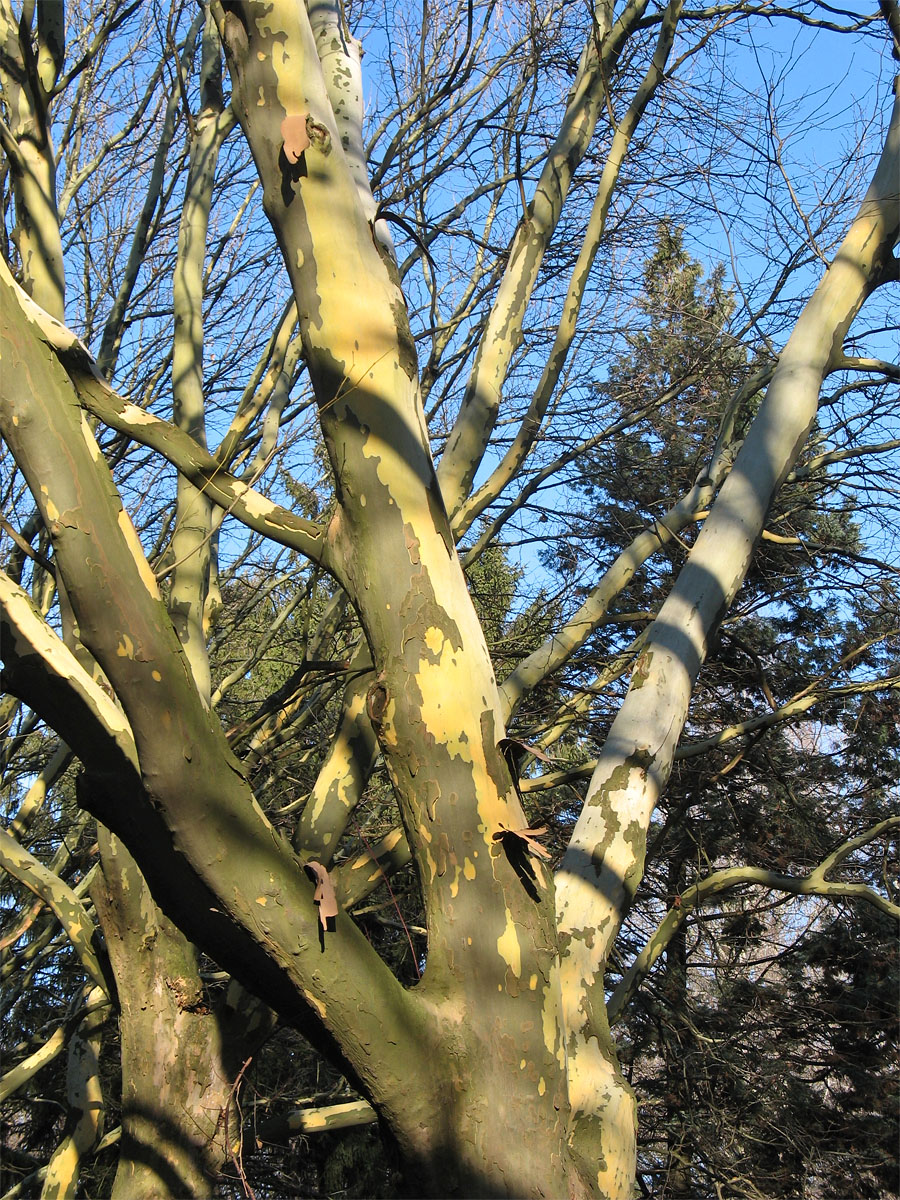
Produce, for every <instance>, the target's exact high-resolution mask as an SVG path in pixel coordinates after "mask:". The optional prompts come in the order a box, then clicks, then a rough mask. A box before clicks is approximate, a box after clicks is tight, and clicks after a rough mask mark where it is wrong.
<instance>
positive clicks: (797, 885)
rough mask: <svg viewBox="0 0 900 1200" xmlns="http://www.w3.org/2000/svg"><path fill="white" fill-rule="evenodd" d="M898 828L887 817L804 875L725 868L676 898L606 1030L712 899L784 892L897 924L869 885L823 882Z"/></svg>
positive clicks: (625, 983) (623, 984) (893, 911)
mask: <svg viewBox="0 0 900 1200" xmlns="http://www.w3.org/2000/svg"><path fill="white" fill-rule="evenodd" d="M898 826H900V817H888V818H887V819H886V820H884V821H880V822H879V823H878V824H877V825H873V826H872V828H871V829H867V830H866V831H865V832H864V833H861V834H859V835H858V836H857V837H855V838H849V839H848V840H847V841H846V842H844V843H842V844H841V845H840V846H838V848H837V849H836V850H834V851H833V852H832V853H831V854H829V855H828V857H827V858H823V859H822V861H821V862H820V863H819V865H818V866H817V867H815V868H814V869H813V870H812V871H810V873H809V874H808V875H784V874H781V873H780V872H778V871H767V870H764V869H763V868H762V867H725V868H723V869H722V870H721V871H713V873H712V874H711V875H707V877H706V878H705V879H702V880H701V881H700V882H699V883H695V884H693V885H692V886H691V887H689V888H686V889H685V890H684V891H683V892H682V893H681V895H680V897H679V902H678V904H677V906H676V907H674V908H671V909H669V911H668V912H667V913H666V915H665V917H664V918H663V920H662V921H661V923H660V924H659V926H658V927H657V929H656V931H655V932H654V933H653V934H652V936H651V937H650V939H649V941H648V942H647V943H646V945H645V946H644V948H643V950H641V952H640V954H638V956H637V958H636V959H635V960H634V962H633V963H632V965H631V966H630V967H629V968H628V970H627V971H626V972H625V974H624V975H623V977H622V979H621V981H620V982H619V984H618V985H617V987H616V989H615V991H614V992H613V994H612V996H611V997H610V1000H609V1005H608V1011H609V1023H610V1025H612V1024H614V1023H615V1022H616V1021H618V1020H619V1019H620V1018H621V1017H622V1015H623V1013H624V1011H625V1008H626V1007H627V1006H628V1004H629V1003H630V1001H631V999H632V997H633V996H634V994H635V992H636V991H637V990H638V988H639V987H640V986H641V984H642V983H643V981H644V980H645V979H646V977H647V975H648V974H649V973H650V971H651V970H652V969H653V965H654V963H655V962H656V960H657V959H658V958H659V956H660V955H661V954H662V953H663V951H664V950H665V948H666V947H667V946H668V945H669V943H670V942H671V940H672V938H673V937H674V936H675V934H676V933H677V932H678V930H679V929H680V928H681V926H682V925H683V924H684V922H685V920H686V919H687V917H688V915H689V914H690V913H691V912H693V910H694V909H695V908H697V907H698V906H699V905H701V904H703V903H704V901H706V900H708V899H710V898H712V897H713V896H721V895H722V894H723V893H725V892H730V891H732V890H733V889H735V888H739V887H749V886H751V885H753V886H756V887H764V888H768V889H770V890H772V891H780V892H785V893H787V894H788V895H792V896H844V897H847V898H848V899H856V900H863V901H864V902H865V903H866V904H871V905H873V906H874V907H875V908H877V909H878V910H879V911H880V912H883V913H886V914H887V915H888V916H889V917H893V918H894V919H895V920H897V921H900V905H897V904H893V903H892V902H891V901H890V900H888V899H886V898H885V897H884V896H882V895H881V893H880V892H877V891H876V890H875V889H874V888H872V887H869V885H868V884H865V883H838V882H831V881H830V880H828V879H826V878H825V877H826V875H828V874H829V872H831V871H833V870H834V869H835V867H837V866H839V865H840V864H841V863H842V862H843V861H844V859H846V858H847V857H848V856H849V855H850V854H852V853H853V852H854V850H858V849H859V848H860V847H861V846H866V845H868V844H869V842H873V841H875V839H876V838H879V837H881V836H882V834H884V833H887V832H889V831H890V830H891V829H896V828H897V827H898Z"/></svg>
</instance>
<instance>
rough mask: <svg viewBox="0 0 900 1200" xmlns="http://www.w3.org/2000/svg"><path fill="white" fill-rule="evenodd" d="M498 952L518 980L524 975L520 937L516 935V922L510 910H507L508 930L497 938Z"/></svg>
mask: <svg viewBox="0 0 900 1200" xmlns="http://www.w3.org/2000/svg"><path fill="white" fill-rule="evenodd" d="M497 951H498V953H499V955H500V957H501V958H502V959H503V961H504V962H505V963H506V964H507V966H508V967H509V969H510V970H511V971H512V973H513V974H514V975H515V976H516V978H518V977H519V975H521V973H522V950H521V947H520V946H519V935H518V934H517V933H516V926H515V922H514V921H513V919H512V913H511V912H510V911H509V909H508V908H507V910H506V929H505V930H504V931H503V933H501V935H500V936H499V937H498V938H497Z"/></svg>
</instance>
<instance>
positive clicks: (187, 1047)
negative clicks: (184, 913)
mask: <svg viewBox="0 0 900 1200" xmlns="http://www.w3.org/2000/svg"><path fill="white" fill-rule="evenodd" d="M100 855H101V864H102V872H101V875H100V877H99V878H98V879H97V880H96V881H95V883H94V886H93V888H92V898H93V900H94V905H95V908H96V912H97V917H98V920H99V921H100V924H101V926H102V928H103V931H104V934H105V938H106V946H107V950H108V952H109V956H110V960H111V962H112V966H113V970H114V972H115V975H116V981H117V991H118V1001H119V1010H120V1017H119V1030H120V1036H121V1056H122V1137H121V1142H120V1150H119V1163H118V1169H117V1172H116V1179H115V1184H114V1186H113V1192H112V1194H113V1196H114V1197H115V1200H138V1198H140V1200H149V1198H150V1197H165V1196H171V1197H175V1198H186V1197H189V1196H196V1197H201V1198H202V1197H206V1196H209V1195H212V1193H213V1191H214V1189H215V1181H216V1178H217V1175H218V1173H219V1170H220V1169H221V1167H222V1165H223V1164H224V1162H225V1161H226V1159H227V1158H228V1156H229V1154H230V1152H231V1150H232V1147H233V1146H234V1144H235V1143H236V1142H237V1141H238V1140H239V1137H240V1118H239V1114H238V1110H237V1108H236V1106H235V1103H234V1100H235V1096H234V1088H235V1081H236V1079H237V1076H238V1072H239V1071H240V1069H241V1067H242V1065H243V1064H244V1062H245V1061H246V1060H247V1059H248V1058H249V1057H251V1056H252V1054H253V1053H254V1052H255V1050H256V1049H257V1048H258V1046H259V1045H260V1043H261V1041H262V1040H263V1039H264V1038H265V1036H266V1035H267V1034H268V1033H269V1031H270V1030H271V1019H270V1014H269V1013H268V1011H267V1010H266V1009H265V1007H264V1006H263V1005H261V1004H259V1002H257V1001H253V1002H250V1003H248V1001H249V1000H250V998H249V997H248V996H247V995H246V993H244V992H243V990H242V989H241V988H239V987H237V986H236V985H232V987H231V988H230V989H229V991H228V993H227V995H223V994H219V995H210V993H209V992H208V991H207V989H206V988H205V987H204V984H203V981H202V979H201V977H200V973H199V964H198V958H199V955H198V951H197V950H196V948H195V947H194V946H192V945H191V944H190V943H189V942H188V940H187V939H186V938H185V936H184V934H183V933H181V932H180V931H179V930H178V929H177V928H176V927H175V926H174V925H173V924H172V923H171V921H169V920H168V919H167V918H166V917H165V916H164V915H163V914H162V913H161V912H160V910H159V908H158V907H157V906H156V904H155V902H154V901H153V898H152V897H151V895H150V892H149V889H148V887H147V884H146V883H145V881H144V879H143V877H142V875H141V873H140V871H139V870H138V868H137V865H136V864H135V862H134V860H133V859H132V857H131V855H130V854H129V853H128V851H127V850H126V849H125V847H124V846H123V845H122V843H121V842H120V841H119V840H118V839H117V838H115V837H113V836H112V835H110V834H108V833H106V832H105V831H104V830H103V829H102V827H101V830H100Z"/></svg>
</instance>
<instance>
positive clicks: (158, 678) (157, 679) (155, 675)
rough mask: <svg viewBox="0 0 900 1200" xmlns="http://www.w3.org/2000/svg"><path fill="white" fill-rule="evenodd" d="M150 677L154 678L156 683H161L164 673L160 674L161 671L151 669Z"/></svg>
mask: <svg viewBox="0 0 900 1200" xmlns="http://www.w3.org/2000/svg"><path fill="white" fill-rule="evenodd" d="M150 678H151V679H152V680H154V682H155V683H161V682H162V675H160V673H159V671H151V672H150Z"/></svg>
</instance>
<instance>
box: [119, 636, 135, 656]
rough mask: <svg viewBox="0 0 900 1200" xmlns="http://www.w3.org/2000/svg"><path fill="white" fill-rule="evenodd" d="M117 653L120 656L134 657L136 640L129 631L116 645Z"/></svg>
mask: <svg viewBox="0 0 900 1200" xmlns="http://www.w3.org/2000/svg"><path fill="white" fill-rule="evenodd" d="M116 654H117V655H118V656H119V658H134V642H133V641H132V640H131V638H130V637H129V636H128V634H127V633H123V634H122V637H121V638H120V640H119V644H118V646H116Z"/></svg>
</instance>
